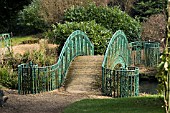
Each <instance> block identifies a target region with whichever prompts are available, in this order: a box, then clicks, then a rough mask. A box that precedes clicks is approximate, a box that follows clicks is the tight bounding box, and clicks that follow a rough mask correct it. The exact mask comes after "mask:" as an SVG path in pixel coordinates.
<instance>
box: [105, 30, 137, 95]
mask: <svg viewBox="0 0 170 113" xmlns="http://www.w3.org/2000/svg"><path fill="white" fill-rule="evenodd" d="M130 64H131V53H130V48H129V44H128V41H127V38H126V36H125V34H124V33H123V32H122V31H121V30H119V31H117V32H116V33H115V34H114V35H113V36H112V38H111V40H110V42H109V45H108V47H107V50H106V53H105V56H104V60H103V63H102V92H103V95H109V96H114V97H128V96H137V95H138V90H139V69H138V68H137V67H133V68H132V67H128V66H130ZM120 69H121V70H120ZM129 87H130V89H129ZM127 88H128V89H127Z"/></svg>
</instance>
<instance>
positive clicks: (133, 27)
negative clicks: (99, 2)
mask: <svg viewBox="0 0 170 113" xmlns="http://www.w3.org/2000/svg"><path fill="white" fill-rule="evenodd" d="M64 20H65V21H69V22H74V21H75V22H82V21H91V20H95V21H96V23H99V24H101V25H102V26H104V27H105V28H107V29H111V30H112V32H113V33H114V32H116V31H117V30H119V29H120V30H123V31H124V32H125V34H126V36H127V38H128V40H129V41H135V40H139V37H140V32H141V26H140V23H139V22H138V21H136V20H135V19H133V18H131V17H130V16H129V15H127V14H126V13H125V12H122V11H121V10H120V9H119V8H118V7H114V8H109V7H102V6H98V7H97V6H96V5H95V4H90V5H88V6H86V7H82V6H77V7H72V8H71V9H69V10H67V11H66V12H65V15H64Z"/></svg>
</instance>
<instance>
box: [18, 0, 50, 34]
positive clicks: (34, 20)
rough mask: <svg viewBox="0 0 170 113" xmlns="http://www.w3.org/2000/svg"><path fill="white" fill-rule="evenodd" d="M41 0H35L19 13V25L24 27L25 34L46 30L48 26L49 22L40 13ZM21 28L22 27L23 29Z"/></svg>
mask: <svg viewBox="0 0 170 113" xmlns="http://www.w3.org/2000/svg"><path fill="white" fill-rule="evenodd" d="M39 9H40V4H39V0H33V1H32V3H31V4H30V5H28V6H25V7H24V9H23V10H21V11H20V12H19V14H18V25H19V26H20V27H21V28H22V30H24V31H22V32H25V34H27V32H28V34H29V33H37V32H41V31H45V30H46V29H47V28H48V25H47V23H46V22H45V21H44V19H43V18H42V17H41V15H40V14H39ZM21 28H20V29H21Z"/></svg>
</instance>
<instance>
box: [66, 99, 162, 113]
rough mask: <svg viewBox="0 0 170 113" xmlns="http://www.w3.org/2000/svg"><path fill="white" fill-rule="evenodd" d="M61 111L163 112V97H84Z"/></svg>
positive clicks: (97, 112)
mask: <svg viewBox="0 0 170 113" xmlns="http://www.w3.org/2000/svg"><path fill="white" fill-rule="evenodd" d="M63 113H165V110H164V102H163V97H160V96H145V97H131V98H118V99H84V100H81V101H78V102H75V103H73V104H71V105H70V106H68V107H67V108H66V109H65V110H64V112H63Z"/></svg>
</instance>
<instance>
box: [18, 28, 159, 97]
mask: <svg viewBox="0 0 170 113" xmlns="http://www.w3.org/2000/svg"><path fill="white" fill-rule="evenodd" d="M153 59H154V61H153ZM151 61H152V62H151ZM148 62H150V63H148ZM158 62H159V43H156V42H131V43H128V41H127V38H126V35H125V34H124V33H123V31H121V30H118V31H117V32H116V33H114V34H113V36H112V38H111V39H110V42H109V44H108V47H107V50H106V53H105V55H104V56H94V46H93V44H92V43H91V41H90V40H89V38H88V36H87V35H86V34H85V33H84V32H82V31H80V30H77V31H74V32H73V33H72V34H71V35H70V36H69V37H68V39H67V40H66V42H65V45H64V46H63V48H62V51H61V53H60V56H59V58H58V61H57V63H56V64H54V65H51V66H45V67H38V65H35V64H32V62H30V63H29V64H20V65H18V93H19V94H30V93H31V94H35V93H40V92H44V91H51V90H54V89H58V88H60V87H62V86H65V88H66V90H67V91H68V92H71V91H72V92H73V93H75V92H79V93H80V92H81V93H89V92H91V93H94V92H95V91H98V92H101V93H102V94H103V95H108V96H113V97H129V96H138V94H139V68H138V67H135V65H136V64H142V65H145V66H151V67H153V66H156V65H157V64H158Z"/></svg>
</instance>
